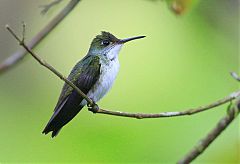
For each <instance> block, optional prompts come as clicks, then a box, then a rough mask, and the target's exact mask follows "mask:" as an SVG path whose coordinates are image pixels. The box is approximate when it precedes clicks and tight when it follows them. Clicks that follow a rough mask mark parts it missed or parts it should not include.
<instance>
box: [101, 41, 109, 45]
mask: <svg viewBox="0 0 240 164" xmlns="http://www.w3.org/2000/svg"><path fill="white" fill-rule="evenodd" d="M101 44H102V45H104V46H108V45H109V44H110V42H109V41H108V40H103V41H102V43H101Z"/></svg>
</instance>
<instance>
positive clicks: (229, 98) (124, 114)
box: [6, 25, 240, 119]
mask: <svg viewBox="0 0 240 164" xmlns="http://www.w3.org/2000/svg"><path fill="white" fill-rule="evenodd" d="M23 28H25V27H23ZM6 29H7V30H8V31H9V32H10V33H11V34H12V35H13V36H14V37H15V38H16V40H17V41H18V42H19V43H20V45H21V46H22V47H24V48H25V50H26V51H27V52H29V53H30V54H31V55H32V56H33V57H34V58H35V59H36V60H37V61H38V62H39V63H40V64H41V65H43V66H44V67H46V68H48V69H49V70H50V71H51V72H53V73H54V74H55V75H57V76H58V77H59V78H60V79H62V80H63V81H65V82H66V83H67V84H68V85H69V86H71V87H72V88H73V89H75V90H76V91H77V92H78V93H79V94H80V95H81V96H82V97H83V98H84V99H85V100H86V101H87V102H88V105H89V110H90V111H92V112H93V113H100V114H108V115H114V116H121V117H131V118H137V119H142V118H160V117H174V116H184V115H192V114H196V113H199V112H203V111H206V110H209V109H212V108H214V107H217V106H220V105H222V104H225V103H227V102H230V101H232V100H234V99H236V98H237V97H239V96H240V91H237V92H234V93H232V94H230V95H229V96H227V97H225V98H223V99H220V100H218V101H216V102H213V103H211V104H209V105H205V106H201V107H198V108H192V109H188V110H185V111H182V112H163V113H128V112H120V111H110V110H106V109H100V108H98V106H97V104H95V103H94V102H93V101H92V100H91V99H90V98H89V97H87V95H85V94H84V93H83V92H82V91H81V90H80V89H79V88H78V87H76V86H75V85H74V84H73V83H72V82H71V81H69V80H68V79H67V78H65V77H64V76H63V75H62V74H61V73H60V72H58V71H57V70H56V69H55V68H54V67H52V66H51V65H50V64H48V63H47V62H46V61H45V60H43V59H41V58H40V57H39V56H38V55H36V54H35V53H34V52H33V51H32V50H31V49H30V48H29V47H28V46H27V45H25V43H24V42H22V40H21V39H20V38H19V37H18V36H16V34H15V32H14V31H13V30H12V29H11V28H10V27H9V26H8V25H6ZM23 30H24V29H23Z"/></svg>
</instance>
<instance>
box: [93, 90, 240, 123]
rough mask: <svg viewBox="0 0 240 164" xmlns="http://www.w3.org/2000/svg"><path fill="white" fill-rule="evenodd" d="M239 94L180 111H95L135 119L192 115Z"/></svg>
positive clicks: (238, 92)
mask: <svg viewBox="0 0 240 164" xmlns="http://www.w3.org/2000/svg"><path fill="white" fill-rule="evenodd" d="M239 96H240V91H237V92H234V93H232V94H230V95H229V96H227V97H225V98H222V99H220V100H218V101H215V102H213V103H211V104H208V105H205V106H200V107H197V108H191V109H187V110H184V111H182V112H162V113H128V112H120V111H109V110H104V109H99V111H98V112H97V113H100V114H108V115H114V116H122V117H132V118H137V119H143V118H160V117H174V116H186V115H193V114H197V113H199V112H203V111H206V110H209V109H212V108H214V107H217V106H220V105H223V104H225V103H227V102H230V101H232V100H234V99H236V98H237V97H239Z"/></svg>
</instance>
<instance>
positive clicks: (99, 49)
mask: <svg viewBox="0 0 240 164" xmlns="http://www.w3.org/2000/svg"><path fill="white" fill-rule="evenodd" d="M144 37H145V36H137V37H131V38H127V39H118V38H117V37H115V36H114V35H113V34H111V33H109V32H105V31H103V32H102V33H101V34H100V35H97V36H96V37H95V38H94V39H93V41H92V43H91V46H90V49H89V53H90V54H96V55H104V56H106V57H107V58H109V59H111V60H112V59H115V58H116V57H117V55H118V53H119V51H120V50H121V48H122V46H123V44H124V43H126V42H129V41H131V40H135V39H141V38H144Z"/></svg>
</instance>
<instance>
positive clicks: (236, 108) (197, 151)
mask: <svg viewBox="0 0 240 164" xmlns="http://www.w3.org/2000/svg"><path fill="white" fill-rule="evenodd" d="M239 112H240V101H237V102H236V105H230V106H229V108H228V111H227V114H226V116H224V117H223V118H222V119H221V120H219V122H218V123H217V125H216V127H214V128H213V129H212V130H211V131H210V132H209V133H208V134H207V136H205V137H204V138H203V139H202V140H200V141H199V143H198V144H197V145H196V146H195V147H194V148H193V149H192V150H191V151H190V152H189V153H188V154H187V155H186V156H185V157H184V158H183V159H181V160H180V161H179V162H178V163H179V164H185V163H191V162H192V161H193V160H194V159H196V158H197V157H198V156H199V155H201V154H202V153H203V152H204V150H206V149H207V148H208V146H209V145H210V144H211V143H212V142H213V141H214V140H215V139H216V138H217V137H218V136H219V135H220V134H221V133H222V132H223V131H224V130H225V129H226V128H227V127H228V126H229V125H230V123H231V122H232V121H233V120H234V119H235V118H236V117H237V116H238V114H239Z"/></svg>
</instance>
